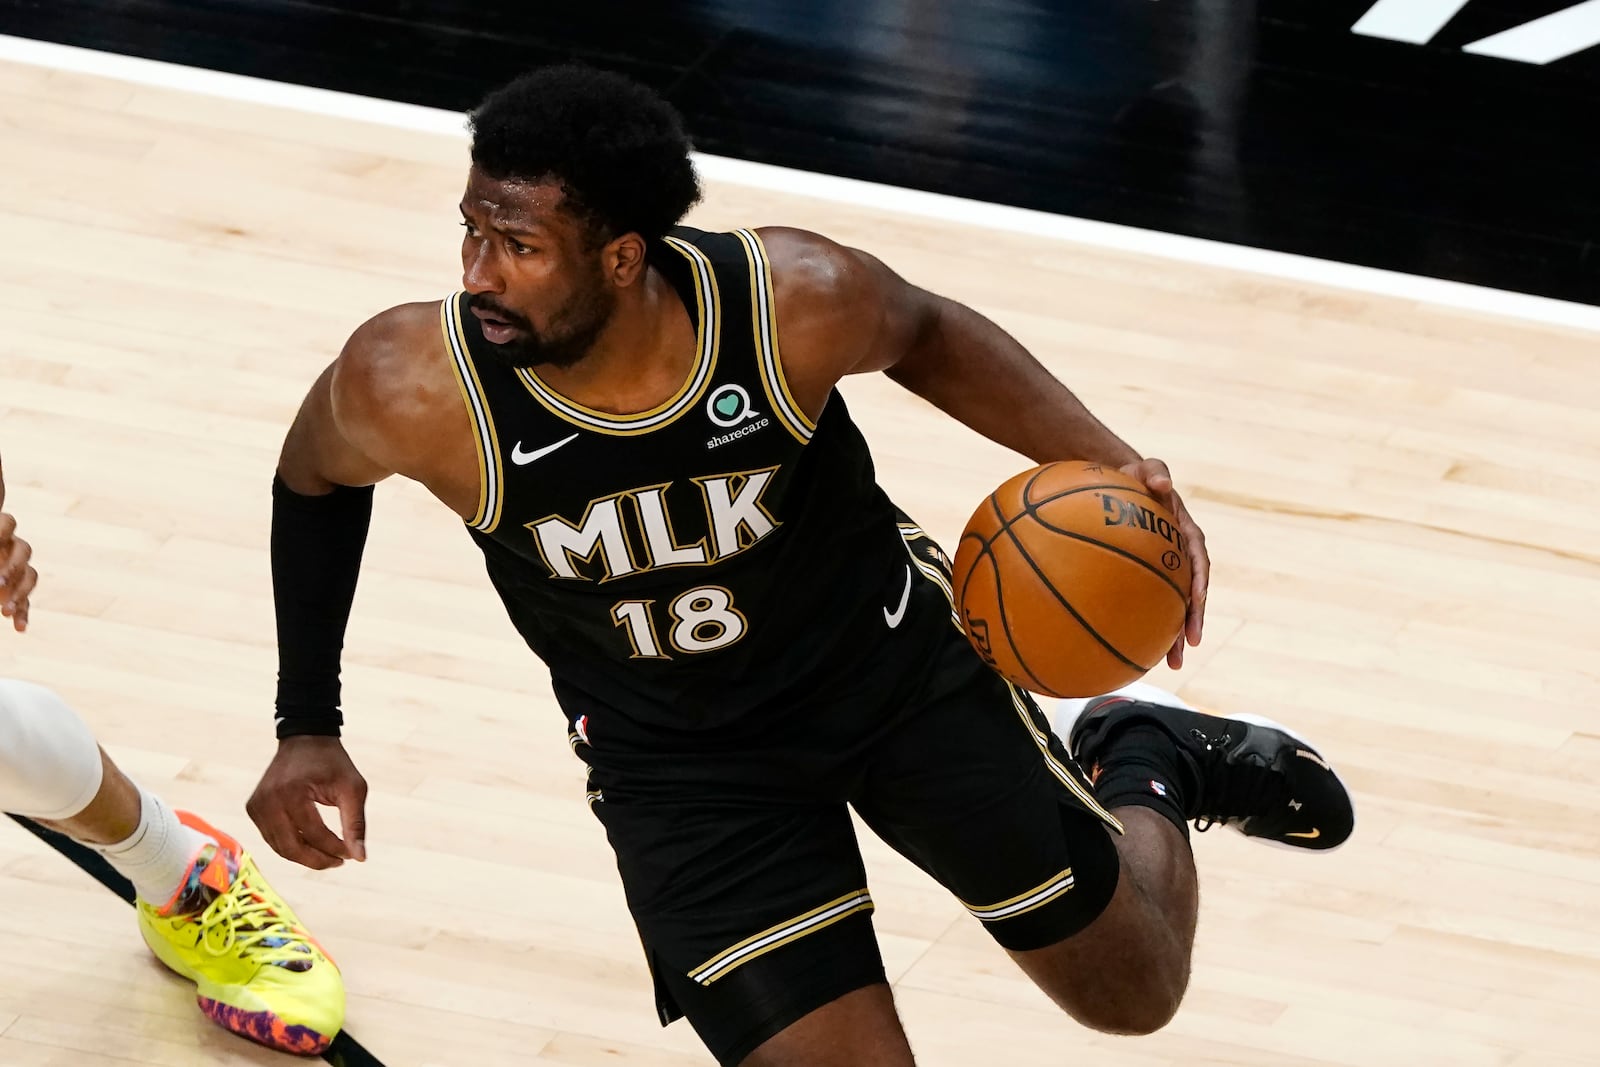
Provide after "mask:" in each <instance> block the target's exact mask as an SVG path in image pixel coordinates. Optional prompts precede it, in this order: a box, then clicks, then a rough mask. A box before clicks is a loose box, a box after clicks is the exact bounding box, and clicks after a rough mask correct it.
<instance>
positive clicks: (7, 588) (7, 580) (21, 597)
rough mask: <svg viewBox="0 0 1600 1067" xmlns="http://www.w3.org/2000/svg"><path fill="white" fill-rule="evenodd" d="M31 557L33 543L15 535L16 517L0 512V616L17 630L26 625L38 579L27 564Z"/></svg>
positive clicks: (1, 499) (20, 631) (37, 574)
mask: <svg viewBox="0 0 1600 1067" xmlns="http://www.w3.org/2000/svg"><path fill="white" fill-rule="evenodd" d="M3 500H4V493H3V492H0V501H3ZM32 558H33V546H32V545H30V544H28V542H26V541H24V540H23V539H22V538H20V537H18V536H17V520H16V519H14V518H13V517H12V516H11V515H9V514H8V513H6V512H4V511H0V615H4V616H6V617H7V618H9V619H10V620H11V625H12V626H13V627H14V628H15V629H16V631H17V633H22V632H23V631H24V630H26V629H27V628H28V603H29V596H30V594H32V592H33V587H34V585H36V584H37V583H38V581H39V572H38V571H36V570H34V569H33V567H32V566H30V565H29V560H31V559H32Z"/></svg>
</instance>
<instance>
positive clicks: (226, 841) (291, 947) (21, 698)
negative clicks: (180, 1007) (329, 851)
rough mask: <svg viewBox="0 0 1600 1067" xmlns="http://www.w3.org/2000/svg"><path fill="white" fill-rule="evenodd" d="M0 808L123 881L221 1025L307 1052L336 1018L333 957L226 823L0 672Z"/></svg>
mask: <svg viewBox="0 0 1600 1067" xmlns="http://www.w3.org/2000/svg"><path fill="white" fill-rule="evenodd" d="M0 810H5V811H10V812H14V813H16V814H18V815H26V816H28V817H30V818H32V819H34V820H35V821H36V822H39V823H40V824H42V825H44V826H48V827H50V828H51V829H54V830H57V831H59V832H61V833H64V834H66V835H67V836H69V837H71V838H73V839H74V840H77V841H79V842H82V843H83V844H86V845H89V846H90V847H92V848H94V849H95V850H96V851H98V852H99V853H100V854H101V855H102V856H104V857H105V858H106V861H107V862H108V863H110V864H111V866H112V867H113V868H115V869H116V870H117V871H119V872H120V873H121V874H122V875H123V876H124V877H126V878H127V879H128V880H129V881H130V882H132V883H133V886H134V889H135V891H136V892H137V894H138V921H139V928H140V932H141V933H142V934H143V935H144V939H145V942H146V944H148V945H149V946H150V948H151V950H152V951H153V952H154V953H155V954H156V956H157V957H158V958H159V959H160V960H161V961H162V962H163V963H165V964H166V965H167V966H168V967H170V968H172V969H173V970H174V971H177V972H178V973H179V974H181V975H183V976H184V977H186V978H188V979H190V980H191V981H193V982H194V983H195V984H196V986H197V987H198V990H199V1002H200V1007H201V1010H202V1011H204V1012H205V1013H206V1015H207V1016H209V1017H210V1018H211V1019H212V1020H213V1021H215V1022H217V1023H219V1024H220V1025H222V1026H224V1027H226V1028H227V1029H229V1030H232V1031H234V1032H235V1033H238V1034H241V1035H243V1036H245V1037H249V1038H251V1039H253V1040H256V1041H259V1042H261V1043H263V1044H266V1045H269V1046H271V1047H273V1048H277V1049H280V1050H282V1051H286V1052H300V1053H316V1052H320V1051H322V1050H323V1049H325V1048H326V1047H327V1046H328V1043H329V1042H330V1041H331V1040H332V1039H333V1036H334V1034H336V1033H337V1032H338V1030H339V1028H340V1026H342V1025H343V1020H344V985H343V982H342V980H341V979H340V977H339V972H338V969H337V968H336V967H335V966H334V964H333V961H332V960H330V959H328V957H327V956H326V955H325V954H324V953H323V951H322V949H321V948H320V947H319V946H318V945H317V944H316V942H315V941H313V940H312V939H311V937H310V935H309V934H307V933H306V932H305V930H304V928H303V927H302V926H301V925H300V923H299V920H298V919H297V918H295V915H294V912H293V911H292V910H290V908H289V907H288V905H287V904H285V903H284V902H283V900H282V899H281V898H280V897H279V896H278V895H277V894H276V893H275V892H274V891H273V889H272V887H271V886H270V885H268V884H267V883H266V881H265V879H263V878H262V877H261V874H260V872H259V871H257V870H256V867H255V862H254V861H253V860H252V859H251V858H250V856H249V855H248V854H247V853H246V852H244V850H243V849H241V848H240V847H239V845H238V843H237V842H236V841H234V840H233V839H232V838H230V837H228V836H227V835H226V834H222V833H219V832H218V831H216V830H214V829H212V828H211V827H209V826H207V825H206V824H205V823H204V822H202V821H200V820H199V819H198V818H196V817H195V816H193V815H190V814H188V813H187V812H174V811H173V810H172V809H171V808H168V807H167V805H166V804H165V803H163V802H162V800H161V798H160V797H158V796H156V795H155V794H153V793H149V792H147V791H145V790H143V789H141V788H140V787H139V785H138V784H137V783H136V782H134V781H133V780H132V779H131V778H129V777H128V776H127V775H125V774H123V773H122V771H121V770H120V769H119V768H118V767H117V766H116V764H115V763H113V762H112V761H111V759H110V757H108V756H107V755H106V754H105V753H104V752H102V751H101V749H100V746H99V745H98V744H97V743H96V742H95V739H94V734H93V733H92V732H91V731H90V729H89V727H88V724H86V723H85V722H84V721H83V719H82V717H80V716H79V715H78V713H77V712H75V711H73V710H72V708H70V707H68V706H67V704H66V703H64V702H63V701H62V700H61V698H60V697H58V696H57V695H56V694H55V693H53V692H51V691H50V690H48V689H45V688H43V687H41V686H37V685H32V684H30V683H27V682H21V681H16V680H14V679H8V678H0Z"/></svg>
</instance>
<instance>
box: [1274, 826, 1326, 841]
mask: <svg viewBox="0 0 1600 1067" xmlns="http://www.w3.org/2000/svg"><path fill="white" fill-rule="evenodd" d="M1283 836H1284V837H1303V838H1305V839H1306V840H1307V841H1315V840H1316V839H1317V838H1319V837H1321V836H1322V831H1321V830H1320V829H1319V830H1312V831H1311V832H1310V833H1308V834H1284V835H1283Z"/></svg>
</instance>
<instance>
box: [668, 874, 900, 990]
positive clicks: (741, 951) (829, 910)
mask: <svg viewBox="0 0 1600 1067" xmlns="http://www.w3.org/2000/svg"><path fill="white" fill-rule="evenodd" d="M871 910H872V894H871V893H868V892H867V891H866V890H865V889H857V890H855V891H853V892H850V893H846V894H845V895H844V896H842V897H840V898H839V899H837V900H830V901H828V903H826V904H824V905H822V906H821V907H817V908H812V909H811V910H810V911H808V912H806V913H805V914H804V915H796V916H795V917H794V918H792V919H787V920H785V921H783V922H781V923H778V924H777V925H776V926H769V927H768V928H767V929H765V930H763V931H761V932H760V933H759V934H754V935H752V936H750V937H747V938H745V939H744V940H743V941H741V942H739V943H738V944H737V945H734V946H732V947H731V948H726V949H723V950H722V951H721V952H719V953H717V954H716V955H715V956H712V957H711V958H710V959H709V960H706V961H705V962H704V963H702V964H701V965H700V966H698V967H696V968H695V969H694V970H692V971H690V972H689V977H690V978H693V979H694V980H695V981H696V982H699V983H700V984H701V985H710V984H711V983H712V982H715V981H716V980H717V979H718V978H722V977H724V976H726V975H728V974H730V973H732V972H733V971H734V970H735V969H737V968H738V967H740V966H741V965H743V964H746V963H748V962H750V961H751V960H753V959H755V958H756V957H757V956H762V955H765V954H766V953H768V952H771V951H772V950H773V949H775V948H781V947H782V946H784V945H787V944H789V943H790V942H791V941H798V940H799V939H800V938H802V937H805V936H806V935H807V934H812V933H816V932H817V931H818V930H821V929H823V928H825V927H828V926H832V925H833V924H834V923H836V922H838V921H839V920H840V919H843V918H845V917H846V916H848V915H854V914H855V913H856V912H858V911H871Z"/></svg>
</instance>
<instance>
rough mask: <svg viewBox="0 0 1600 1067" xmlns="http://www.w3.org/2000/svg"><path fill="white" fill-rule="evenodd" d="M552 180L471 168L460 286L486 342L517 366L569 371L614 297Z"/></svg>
mask: <svg viewBox="0 0 1600 1067" xmlns="http://www.w3.org/2000/svg"><path fill="white" fill-rule="evenodd" d="M562 196H563V194H562V192H561V187H560V186H559V185H557V184H555V183H553V182H541V183H532V182H523V181H514V180H513V181H498V180H496V179H494V178H490V177H487V176H485V175H483V174H481V173H479V171H478V169H477V168H476V167H474V168H472V170H471V172H470V174H469V175H468V179H467V192H466V195H465V196H464V197H462V200H461V218H462V225H463V226H464V227H465V228H466V234H465V236H463V237H462V239H461V275H462V279H461V280H462V287H463V288H465V289H466V290H467V292H468V293H470V294H471V296H470V298H469V300H468V307H469V308H470V309H471V310H472V313H473V314H474V315H476V316H477V317H478V321H479V323H480V324H481V325H482V327H483V336H484V338H485V339H486V340H488V341H489V342H491V343H492V344H494V345H495V346H496V348H495V351H496V352H497V353H498V354H499V355H500V356H501V358H503V359H504V360H505V361H506V362H507V363H508V364H510V365H512V366H514V367H537V366H541V365H546V366H556V367H567V366H571V365H572V364H574V363H576V362H578V360H580V359H582V358H583V357H584V355H585V354H587V353H588V351H589V347H590V346H591V345H592V344H593V343H594V339H595V338H596V337H597V336H599V333H600V330H601V328H602V327H604V326H605V324H606V322H607V321H608V320H609V319H610V318H611V312H612V310H613V308H614V307H615V305H616V293H615V290H614V289H613V287H612V286H611V284H610V283H609V282H608V281H607V279H606V277H605V274H604V273H603V271H602V269H601V247H594V246H593V241H592V240H591V239H590V235H589V233H588V231H587V229H586V228H585V226H584V224H583V222H582V221H580V220H579V219H578V218H577V217H576V216H574V215H573V214H572V213H571V212H568V211H567V210H565V209H564V208H563V207H562V203H561V201H562Z"/></svg>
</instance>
